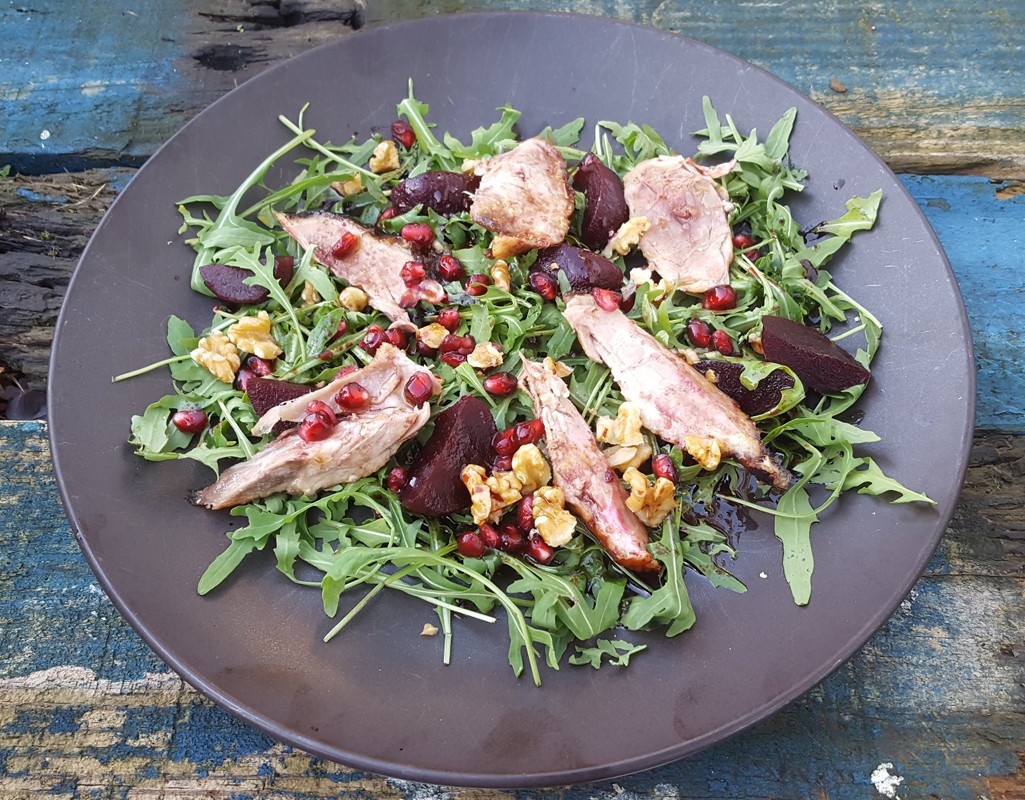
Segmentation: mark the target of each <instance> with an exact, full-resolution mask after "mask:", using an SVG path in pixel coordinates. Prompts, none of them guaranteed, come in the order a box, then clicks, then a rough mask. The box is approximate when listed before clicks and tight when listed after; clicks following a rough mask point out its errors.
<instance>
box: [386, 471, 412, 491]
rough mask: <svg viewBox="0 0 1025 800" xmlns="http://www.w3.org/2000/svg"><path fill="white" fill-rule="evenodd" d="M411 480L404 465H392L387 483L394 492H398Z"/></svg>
mask: <svg viewBox="0 0 1025 800" xmlns="http://www.w3.org/2000/svg"><path fill="white" fill-rule="evenodd" d="M408 480H409V475H407V474H406V470H405V468H404V467H392V468H391V470H389V472H388V479H387V481H386V483H387V484H388V488H389V489H391V491H393V492H398V491H399V490H400V489H401V488H402V487H403V486H405V485H406V482H407V481H408Z"/></svg>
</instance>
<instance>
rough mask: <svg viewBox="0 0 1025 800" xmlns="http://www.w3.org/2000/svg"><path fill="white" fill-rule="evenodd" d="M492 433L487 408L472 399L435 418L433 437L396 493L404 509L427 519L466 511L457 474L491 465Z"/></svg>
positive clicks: (466, 496) (467, 499) (467, 500)
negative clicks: (474, 467) (465, 468)
mask: <svg viewBox="0 0 1025 800" xmlns="http://www.w3.org/2000/svg"><path fill="white" fill-rule="evenodd" d="M495 433H497V430H496V428H495V420H494V418H493V417H492V416H491V412H490V411H489V410H488V407H487V405H486V404H485V403H484V402H483V401H482V400H479V399H477V398H476V397H473V396H471V395H467V396H466V397H463V398H462V399H460V400H459V401H458V402H457V403H456V404H455V405H453V406H451V407H450V408H447V409H445V410H444V411H442V412H441V413H440V414H438V417H437V419H436V420H435V421H434V433H432V434H431V438H430V439H428V440H427V443H426V444H425V445H424V447H423V449H422V450H421V451H420V452H419V453H418V454H417V456H416V458H415V459H413V463H412V464H410V465H409V468H408V469H407V474H408V476H409V478H408V481H407V482H406V485H405V486H403V487H402V489H401V490H400V491H399V500H400V501H401V503H402V505H403V507H404V508H406V509H407V510H409V511H412V512H413V513H414V514H423V515H425V516H428V517H440V516H441V515H442V514H452V513H454V512H456V511H461V510H463V509H465V508H469V506H470V494H469V492H467V491H466V487H465V486H464V485H463V481H462V479H461V478H460V477H459V476H460V473H461V472H462V471H463V467H464V466H466V465H467V464H488V463H489V462H490V461H491V458H492V453H491V440H492V438H493V437H494V436H495Z"/></svg>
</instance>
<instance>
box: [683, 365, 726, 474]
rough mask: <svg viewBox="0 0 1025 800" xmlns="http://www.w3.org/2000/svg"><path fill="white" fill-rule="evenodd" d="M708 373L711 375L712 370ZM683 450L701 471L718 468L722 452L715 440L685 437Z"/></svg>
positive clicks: (701, 437)
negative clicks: (699, 466) (697, 464)
mask: <svg viewBox="0 0 1025 800" xmlns="http://www.w3.org/2000/svg"><path fill="white" fill-rule="evenodd" d="M708 372H709V373H711V372H712V370H709V371H708ZM683 449H684V450H686V451H687V452H688V453H690V454H691V456H692V457H693V458H694V460H695V461H697V462H698V463H699V464H700V465H701V468H702V469H707V470H709V471H711V470H713V469H715V468H716V467H718V466H719V461H720V460H722V451H720V449H719V443H718V442H717V441H716V440H715V439H706V438H704V437H703V436H685V437H684V439H683Z"/></svg>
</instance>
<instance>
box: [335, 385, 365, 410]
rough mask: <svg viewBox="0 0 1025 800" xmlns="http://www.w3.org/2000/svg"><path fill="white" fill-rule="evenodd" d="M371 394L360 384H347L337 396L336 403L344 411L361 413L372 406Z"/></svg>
mask: <svg viewBox="0 0 1025 800" xmlns="http://www.w3.org/2000/svg"><path fill="white" fill-rule="evenodd" d="M370 400H371V398H370V392H368V391H367V389H366V388H365V387H364V386H363V385H362V384H360V383H356V381H353V382H352V383H347V384H345V386H343V387H342V388H341V389H339V390H338V393H337V394H335V402H336V403H338V406H339V408H341V409H342V411H361V410H362V409H364V408H366V407H367V406H369V405H370Z"/></svg>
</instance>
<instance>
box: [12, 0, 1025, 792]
mask: <svg viewBox="0 0 1025 800" xmlns="http://www.w3.org/2000/svg"><path fill="white" fill-rule="evenodd" d="M527 7H529V6H528V5H527V4H523V3H516V2H497V3H491V4H487V3H482V2H457V1H456V0H400V1H399V2H373V1H372V0H365V2H357V1H354V0H308V1H307V0H215V1H214V2H204V1H203V0H110V1H109V2H102V3H86V2H84V0H77V1H76V0H32V2H29V1H28V0H25V2H23V3H22V2H14V0H11V2H8V3H0V31H2V32H3V46H2V48H0V110H2V112H3V114H2V120H3V121H2V122H0V168H3V167H4V166H5V165H9V166H10V175H9V176H7V177H3V178H0V366H2V367H3V368H4V369H5V373H4V374H3V375H2V376H0V386H10V385H11V377H12V376H13V377H16V378H17V379H18V380H19V381H20V383H21V384H22V385H23V386H24V385H26V384H27V385H30V386H31V387H34V388H37V389H41V388H45V371H46V364H47V359H48V354H49V342H50V338H51V335H52V329H53V325H54V322H55V319H56V315H57V312H58V310H59V307H60V303H61V297H62V293H63V291H64V288H65V286H66V284H67V281H68V278H69V276H70V274H71V271H72V269H73V268H74V265H75V261H76V259H77V257H78V255H79V254H80V252H81V250H82V247H83V246H84V244H85V242H86V241H87V239H88V237H89V235H90V233H91V232H92V230H93V229H94V228H95V226H96V224H97V223H98V221H99V219H100V217H101V215H102V214H103V212H104V210H105V209H106V208H107V206H108V205H109V204H110V202H111V201H112V200H113V199H114V197H115V196H116V195H117V193H118V191H119V190H120V189H121V188H122V187H123V186H124V185H125V183H126V182H127V181H128V180H129V179H130V178H131V176H132V174H133V172H134V170H135V169H136V168H137V167H138V166H139V165H140V164H142V163H143V162H144V161H145V160H146V158H147V156H149V155H150V154H151V153H152V152H153V150H154V149H155V148H156V147H157V146H158V145H159V144H160V143H161V142H162V141H164V140H165V139H166V138H167V137H169V136H170V135H171V134H172V133H174V131H175V130H176V129H177V128H178V127H180V126H181V125H182V124H183V123H184V122H186V121H187V120H188V119H189V118H190V117H191V116H193V115H194V114H195V113H196V112H198V111H199V110H201V109H202V108H203V107H205V106H206V105H208V104H209V103H210V102H212V101H213V100H215V99H216V98H217V97H219V96H221V95H222V94H223V93H224V92H226V91H228V90H229V89H231V88H232V87H233V86H235V85H236V84H238V83H240V82H242V81H244V80H246V79H248V78H250V77H252V76H253V75H256V74H258V73H259V72H260V71H261V70H262V69H264V68H266V67H267V66H270V65H272V64H274V63H277V62H279V61H281V60H282V59H285V58H288V57H289V56H292V55H294V54H297V53H300V52H302V51H304V50H305V49H307V48H309V47H311V46H313V45H316V44H319V43H321V42H326V41H330V40H334V39H336V38H339V37H345V36H349V35H352V34H353V32H354V30H355V29H358V28H360V27H363V26H369V25H376V24H380V23H382V22H385V21H389V20H393V19H405V18H414V17H420V16H427V15H433V14H438V13H448V12H455V11H459V10H465V9H482V8H492V9H512V8H527ZM533 7H535V8H537V7H543V8H545V9H547V10H556V11H578V12H582V13H587V14H602V15H607V16H611V17H618V18H622V19H627V20H632V21H636V22H640V23H643V24H647V25H652V26H656V27H660V28H665V29H667V30H671V31H676V32H679V33H683V34H686V35H688V36H692V37H695V38H698V39H702V40H704V41H706V42H708V43H710V44H712V45H715V46H718V47H720V48H722V49H725V50H727V51H729V52H732V53H735V54H737V55H739V56H741V57H743V58H746V59H748V60H750V61H753V62H755V63H756V64H759V65H761V66H763V67H765V68H767V69H769V70H770V71H772V72H774V73H775V74H776V75H778V76H780V77H781V78H783V79H784V80H786V81H788V82H789V83H791V84H792V85H793V86H795V87H796V88H798V89H800V90H801V91H803V92H805V93H807V94H810V95H811V96H812V97H813V98H814V99H815V100H817V101H818V102H820V103H821V104H823V105H824V106H825V107H827V108H828V109H829V110H831V111H832V112H833V113H835V114H837V115H838V116H839V117H840V119H841V120H843V121H844V122H845V123H846V124H847V125H849V126H850V127H851V128H853V129H854V130H855V131H856V132H857V133H858V134H860V135H861V136H862V137H863V138H864V139H865V140H866V141H867V142H868V144H869V145H870V146H871V147H873V148H874V149H875V150H876V152H878V153H879V154H880V155H881V156H882V157H883V158H884V159H885V160H886V161H887V162H888V163H889V164H890V166H891V167H892V168H893V169H894V170H895V171H897V172H899V173H901V179H902V180H903V181H904V183H905V185H906V186H907V187H908V189H909V190H910V191H911V193H912V194H913V196H914V197H915V199H916V200H917V201H918V203H919V204H920V206H921V207H922V209H923V211H924V212H925V214H926V216H927V217H928V219H929V221H930V222H931V224H932V225H933V227H934V228H935V230H936V232H937V234H938V235H939V238H940V240H941V241H942V243H943V245H944V247H945V248H946V251H947V254H948V256H949V258H950V261H951V263H952V265H953V268H954V271H955V273H956V274H957V277H958V280H959V283H960V285H961V288H962V291H963V293H964V295H965V301H966V305H967V308H968V313H969V316H970V319H971V325H972V332H973V335H974V337H975V339H974V341H975V352H976V358H977V361H978V370H979V372H978V377H979V396H978V413H977V418H976V419H977V433H976V437H975V441H974V447H973V451H972V455H971V465H970V468H969V471H968V477H967V482H966V484H965V487H964V490H963V492H962V497H961V501H960V504H959V506H958V509H957V512H956V514H955V516H954V519H953V522H952V523H951V526H950V529H949V530H948V531H947V533H946V535H945V536H944V538H943V540H942V542H941V544H940V547H939V550H938V551H937V553H936V556H935V557H934V559H933V560H932V562H931V564H930V565H929V567H928V569H927V570H926V573H925V575H924V576H923V577H922V579H921V580H920V581H919V583H918V584H917V586H916V587H915V589H914V590H913V591H912V593H911V595H910V596H909V597H908V598H907V599H906V601H905V602H904V603H903V605H902V606H901V607H900V609H899V610H898V612H897V613H896V615H895V616H894V617H893V618H892V619H891V620H890V622H889V623H888V624H887V625H886V626H885V627H884V628H883V629H882V630H881V631H880V632H879V633H877V634H876V635H875V636H874V637H873V638H872V639H871V641H870V642H869V643H868V644H867V645H866V646H865V647H864V648H863V649H862V650H861V651H860V652H859V653H858V654H857V655H856V656H855V657H854V658H852V659H851V660H850V661H849V662H848V663H847V664H845V665H843V666H842V667H841V668H840V669H839V670H838V671H837V672H836V673H835V674H834V675H833V676H832V677H830V678H829V679H827V680H826V681H825V682H824V683H823V684H822V685H821V686H819V687H818V688H816V689H814V690H813V691H812V692H810V693H809V694H808V695H806V696H805V697H804V698H802V699H801V700H799V701H797V702H795V703H794V704H792V705H791V706H789V707H787V708H786V709H784V710H783V711H781V712H780V713H778V714H776V715H775V716H774V717H772V718H770V719H768V720H766V721H764V722H762V723H761V724H759V725H756V726H755V727H753V728H751V729H750V730H748V731H746V732H744V733H742V734H741V735H738V736H737V737H735V738H733V739H731V740H729V741H727V742H725V743H723V744H720V745H718V746H716V747H714V748H711V749H710V750H707V751H705V752H703V753H701V754H699V755H697V756H694V757H692V758H690V759H687V760H684V761H681V762H678V763H675V764H672V765H669V766H666V767H663V768H661V769H657V770H653V771H650V772H646V773H642V774H639V775H634V776H631V777H626V778H622V779H620V780H617V781H609V782H605V783H598V784H591V785H583V786H574V787H564V788H560V789H555V790H550V791H545V792H531V793H525V792H519V793H516V794H518V795H519V796H529V795H535V794H536V795H543V796H547V797H572V798H584V797H600V798H618V797H623V798H626V797H637V798H660V799H661V798H670V797H671V798H740V797H750V798H770V797H773V798H807V797H815V798H871V797H894V796H899V797H902V798H980V797H985V798H991V799H992V800H996V798H1008V799H1009V798H1025V763H1023V762H1025V752H1023V751H1025V689H1023V677H1025V675H1023V664H1025V600H1023V589H1025V569H1023V565H1025V542H1023V531H1025V514H1023V503H1022V494H1023V490H1022V480H1023V477H1025V436H1023V435H1022V434H1023V432H1025V428H1023V421H1025V415H1023V405H1025V367H1023V366H1022V363H1023V362H1022V359H1021V358H1020V357H1019V353H1020V352H1021V349H1022V341H1021V332H1022V330H1023V328H1025V324H1023V323H1025V314H1023V312H1022V302H1023V299H1025V276H1023V272H1022V265H1023V261H1025V255H1023V253H1025V234H1023V232H1022V231H1023V230H1025V49H1023V45H1022V34H1023V33H1025V3H1021V2H1007V1H1006V0H1005V2H1003V3H999V4H998V3H996V2H991V1H989V0H987V1H986V2H972V1H971V0H960V1H958V0H891V2H888V3H881V2H877V1H876V0H851V1H850V2H846V3H840V2H836V1H835V0H794V1H793V2H785V0H705V2H702V3H692V2H684V1H683V0H665V1H663V2H655V1H654V0H635V1H633V2H631V1H630V0H584V1H583V2H577V3H571V2H562V3H560V2H556V1H555V0H545V2H542V3H537V4H534V6H533ZM396 57H401V54H397V56H396ZM553 69H556V70H557V63H556V64H555V65H554V67H553ZM907 302H909V303H913V302H915V298H914V297H909V298H907ZM890 335H921V334H919V333H917V332H914V331H908V332H897V331H891V332H890ZM83 413H99V410H97V409H83ZM0 575H2V578H0V625H2V633H0V797H3V798H6V797H22V796H29V795H32V794H34V793H43V794H47V795H50V796H54V797H69V798H70V797H75V798H77V797H83V798H84V797H90V798H121V797H147V798H150V797H175V798H183V797H213V798H221V797H224V798H228V797H240V798H241V797H275V798H321V797H336V796H343V795H344V796H360V797H403V798H413V797H416V798H420V797H460V798H466V797H471V796H472V797H478V796H485V795H487V796H493V795H494V796H497V795H499V794H502V793H499V792H484V791H476V790H472V791H471V790H460V789H450V788H438V787H431V786H426V785H420V784H413V783H408V782H403V781H396V780H388V779H384V778H380V777H377V776H374V775H370V774H365V773H360V772H356V771H353V770H351V769H348V768H346V767H345V766H343V765H341V764H336V763H330V762H326V761H323V760H321V759H318V758H314V757H311V756H309V755H308V754H305V753H303V752H301V751H298V750H295V749H292V748H289V747H286V746H284V745H281V744H278V743H276V742H274V741H273V740H271V739H269V738H268V737H266V736H264V735H263V734H261V733H259V732H257V731H255V730H253V729H251V728H249V727H247V726H246V725H244V724H242V723H240V722H238V721H236V720H234V719H233V718H232V717H230V716H229V715H228V714H227V713H225V712H223V711H221V710H220V709H219V708H217V707H215V706H214V705H212V704H211V703H210V702H209V701H207V700H206V699H204V698H203V697H201V696H200V695H198V694H197V693H196V692H195V691H194V690H192V689H191V688H189V687H188V686H187V685H185V684H184V683H183V682H182V681H181V680H180V679H179V678H178V677H177V676H176V675H174V674H173V673H171V672H170V671H169V670H168V669H167V668H166V667H165V666H164V665H163V664H162V662H160V661H159V660H158V659H157V657H156V656H155V655H154V654H153V653H152V652H151V651H150V650H149V649H148V648H147V647H146V645H144V644H143V643H142V641H141V640H140V639H139V638H138V637H137V636H136V635H135V633H134V632H133V631H132V630H131V629H130V628H129V627H128V625H127V624H126V623H125V622H124V621H123V620H122V619H121V618H120V617H119V616H118V614H117V612H116V611H115V610H114V608H113V607H112V606H111V604H110V603H109V602H108V600H107V599H106V597H105V595H104V594H103V592H102V591H101V590H100V589H99V587H98V585H97V583H96V581H95V579H94V578H93V576H92V574H91V573H90V572H89V570H88V568H87V566H86V564H85V562H84V560H83V559H82V558H81V556H80V554H79V552H78V549H77V546H76V544H75V541H74V539H73V537H72V535H71V533H70V530H69V527H68V524H67V522H66V520H65V518H64V515H63V513H62V509H61V505H60V501H59V499H58V495H57V490H56V486H55V482H54V478H53V473H52V469H51V466H50V461H49V452H48V448H47V443H46V424H45V422H44V421H13V420H8V421H0ZM509 794H512V793H509Z"/></svg>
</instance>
